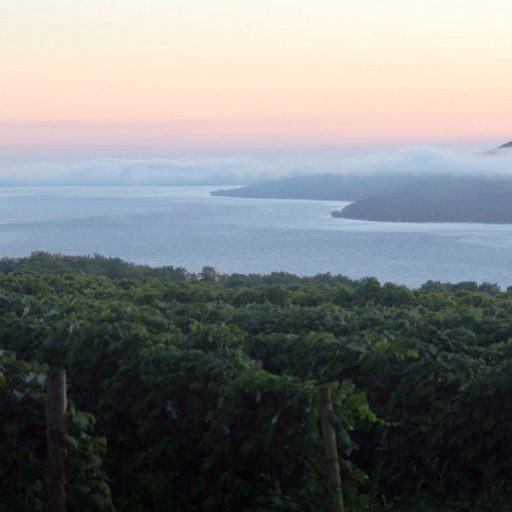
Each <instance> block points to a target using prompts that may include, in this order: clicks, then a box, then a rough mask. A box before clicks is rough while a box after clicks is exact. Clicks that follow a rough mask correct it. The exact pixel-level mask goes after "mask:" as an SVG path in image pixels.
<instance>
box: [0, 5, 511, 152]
mask: <svg viewBox="0 0 512 512" xmlns="http://www.w3.org/2000/svg"><path fill="white" fill-rule="evenodd" d="M511 19H512V2H510V0H506V1H505V0H486V1H484V0H465V1H462V0H450V1H446V0H443V1H441V0H429V1H428V2H426V1H424V0H388V1H386V2H382V1H378V0H357V1H356V0H347V1H344V2H340V1H339V0H316V1H314V2H313V1H311V0H272V1H271V0H215V1H213V0H173V1H168V0H152V1H148V2H142V1H140V0H110V1H108V2H105V1H100V0H81V1H80V2H78V1H71V2H70V1H64V0H2V2H1V5H0V24H1V27H2V29H1V31H0V63H1V71H0V149H1V150H2V151H7V150H10V151H12V152H16V151H19V152H22V151H23V150H24V148H35V147H43V146H45V145H46V146H48V147H59V145H60V146H62V147H73V148H77V147H80V146H82V147H91V148H94V147H104V148H109V147H112V148H116V151H122V149H123V147H126V148H127V149H129V148H133V147H134V145H135V146H136V145H139V146H140V147H146V148H147V150H148V151H151V149H152V148H154V147H159V148H164V147H167V146H168V147H170V148H172V147H183V148H185V147H186V148H201V147H209V146H215V145H231V146H232V147H236V146H237V145H240V146H243V147H250V146H254V147H261V146H265V145H290V144H306V145H307V144H312V145H317V144H342V143H343V144H350V143H358V142H361V141H389V140H395V141H403V142H419V143H421V142H423V141H427V140H428V141H430V140H444V139H446V140H448V139H456V140H470V139H496V140H501V139H503V140H509V139H510V138H511V134H512V126H511V124H512V122H511V120H512V60H511V55H512V31H511V30H510V20H511Z"/></svg>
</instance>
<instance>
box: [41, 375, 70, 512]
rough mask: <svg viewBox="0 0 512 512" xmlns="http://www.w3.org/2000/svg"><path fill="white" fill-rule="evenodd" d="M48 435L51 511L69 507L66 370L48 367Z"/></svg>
mask: <svg viewBox="0 0 512 512" xmlns="http://www.w3.org/2000/svg"><path fill="white" fill-rule="evenodd" d="M46 394H47V395H46V396H47V402H46V435H47V443H48V446H47V448H48V504H49V510H50V512H65V511H66V468H65V460H64V439H63V437H64V434H65V432H66V407H67V397H66V371H65V370H49V372H48V375H47V377H46Z"/></svg>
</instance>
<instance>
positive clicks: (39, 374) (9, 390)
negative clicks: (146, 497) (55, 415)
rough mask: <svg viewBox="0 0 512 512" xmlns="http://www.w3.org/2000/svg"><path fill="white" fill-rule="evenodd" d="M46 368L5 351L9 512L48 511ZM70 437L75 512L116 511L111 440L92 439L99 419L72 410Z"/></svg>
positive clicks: (2, 444)
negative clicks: (107, 455)
mask: <svg viewBox="0 0 512 512" xmlns="http://www.w3.org/2000/svg"><path fill="white" fill-rule="evenodd" d="M46 372H47V367H46V366H45V365H43V364H39V363H26V362H23V361H19V360H17V359H16V357H15V355H14V353H12V352H6V351H5V350H0V417H1V418H2V423H1V425H0V453H1V455H2V456H1V458H0V496H1V504H2V510H5V511H13V512H14V511H18V510H20V511H21V510H23V511H28V512H39V511H43V512H44V511H46V510H47V505H46V490H45V489H46V487H45V482H46V467H45V466H46V419H45V404H46V393H45V382H46ZM67 425H68V431H67V434H66V436H65V446H66V453H67V455H66V460H67V466H68V484H69V485H68V493H69V497H68V500H69V506H70V510H80V511H91V512H92V511H108V510H111V509H112V502H111V497H110V487H109V485H108V481H107V478H106V475H105V472H104V470H103V463H102V455H103V453H104V452H105V447H106V440H105V439H104V438H100V437H97V436H94V435H93V434H92V431H93V427H94V417H93V416H92V415H90V414H85V413H82V412H79V411H77V410H76V408H75V406H74V405H73V403H71V404H70V407H69V414H68V419H67Z"/></svg>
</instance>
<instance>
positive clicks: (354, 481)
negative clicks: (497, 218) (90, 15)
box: [0, 253, 512, 512]
mask: <svg viewBox="0 0 512 512" xmlns="http://www.w3.org/2000/svg"><path fill="white" fill-rule="evenodd" d="M0 348H2V349H4V350H9V351H13V352H16V354H17V356H18V359H15V358H14V356H13V355H12V354H10V353H7V352H5V351H4V352H2V356H1V358H0V413H1V415H2V418H7V420H6V421H4V422H3V423H2V425H1V428H2V429H3V430H2V432H3V435H2V437H1V439H0V443H3V444H1V445H0V450H1V453H2V459H1V460H0V477H1V479H0V495H1V496H2V497H3V496H6V498H5V503H7V504H8V505H9V507H10V509H11V510H13V511H18V510H34V511H36V510H44V492H45V491H44V489H45V476H44V472H45V469H44V468H45V464H44V457H45V453H44V417H43V414H44V390H43V388H42V386H43V383H44V375H45V373H46V368H47V365H48V366H55V367H57V366H58V367H62V366H65V367H66V368H67V372H68V379H69V382H70V397H71V399H72V400H73V402H74V403H75V404H76V407H77V408H79V409H80V410H84V411H90V413H92V414H93V415H94V416H91V415H89V414H84V413H80V412H78V410H77V409H75V407H74V406H73V407H71V409H70V416H69V425H70V427H69V428H70V430H69V437H68V439H67V446H68V450H69V461H70V465H71V466H72V468H74V469H73V470H72V474H73V475H74V476H73V478H72V487H73V491H72V499H73V500H77V501H76V503H80V506H81V508H79V510H108V509H109V508H110V506H111V505H110V499H111V498H110V494H109V492H110V491H109V485H108V482H110V486H111V488H112V496H113V498H112V499H113V501H114V503H115V505H116V508H117V510H119V511H121V512H123V511H135V510H137V511H139V510H143V511H149V512H151V511H157V510H158V511H166V510H173V511H178V512H179V511H184V512H185V511H186V512H189V511H192V512H193V511H199V510H201V511H215V512H216V511H228V512H229V511H235V510H242V509H243V510H247V511H249V512H260V511H273V510H275V511H295V510H297V511H299V510H300V511H311V512H313V511H315V510H321V509H325V507H326V506H327V503H326V501H325V500H326V499H327V497H328V492H327V489H326V477H325V471H324V467H325V465H324V461H323V450H322V445H321V439H320V437H319V435H320V434H319V428H318V415H319V412H318V406H317V398H316V396H317V389H318V385H319V384H325V383H330V384H332V385H333V387H334V402H335V406H334V411H333V415H332V418H331V420H332V422H333V424H334V426H335V428H336V432H337V439H338V445H339V452H340V457H341V470H342V476H343V481H344V490H345V494H346V498H347V504H348V510H361V511H364V510H368V511H370V510H374V511H381V510H382V511H384V510H404V511H407V510H416V508H414V506H417V510H425V511H428V510H429V507H430V509H432V510H434V509H435V510H453V511H457V512H458V511H459V510H460V511H462V510H470V509H471V507H472V506H473V505H471V507H469V505H468V503H471V504H473V503H477V502H478V499H480V500H481V501H480V502H478V503H480V504H481V507H480V510H487V509H485V507H484V505H483V503H487V502H488V501H487V502H486V501H485V499H484V497H487V500H491V503H493V504H494V505H495V508H494V509H493V510H503V511H506V510H507V508H506V507H507V506H511V502H510V499H509V498H507V496H510V495H511V493H510V486H509V484H508V482H510V480H511V477H512V474H511V473H512V470H511V468H512V466H511V464H510V461H511V458H512V444H511V443H510V432H512V400H511V399H512V377H511V375H512V294H511V293H510V292H506V293H503V292H501V291H500V290H499V289H498V288H497V287H496V286H495V285H490V284H485V283H484V284H483V285H477V284H475V283H461V284H459V285H448V284H441V283H433V282H429V283H427V284H425V285H424V286H423V287H422V288H420V289H418V290H409V289H407V288H405V287H401V286H397V285H394V284H391V283H386V284H384V285H381V284H380V283H379V282H378V281H377V280H375V279H372V278H366V279H362V280H359V281H351V280H349V279H347V278H344V277H342V276H331V275H328V274H323V275H319V276H315V277H312V278H300V277H298V276H293V275H291V274H286V273H274V274H271V275H268V276H256V275H249V276H242V275H232V276H225V275H221V274H219V273H217V272H215V271H214V269H212V268H211V267H206V268H205V269H203V272H202V273H201V274H199V275H193V274H187V273H186V272H184V271H181V270H179V269H173V268H172V267H168V268H166V269H150V268H149V267H141V266H137V265H130V264H127V263H124V262H121V261H120V260H115V259H113V260H112V259H106V258H101V257H97V256H95V257H92V258H73V257H64V256H57V257H52V256H49V255H45V254H42V253H38V254H35V255H33V256H32V257H30V258H28V259H21V260H15V261H13V260H2V261H1V262H0ZM29 376H30V377H29ZM20 393H21V394H20ZM106 441H108V443H106ZM4 454H5V455H4ZM102 460H103V463H102ZM106 475H108V477H109V480H107V477H106ZM507 486H508V487H507ZM477 490H478V491H482V492H483V494H482V493H480V494H481V496H480V498H477V496H476V495H477V494H478V492H476V491H477ZM461 496H462V497H463V498H461ZM2 505H3V503H2ZM422 507H423V508H422ZM443 507H445V508H443ZM465 507H466V508H465ZM468 507H469V508H468ZM491 508H492V507H491ZM7 510H9V508H7Z"/></svg>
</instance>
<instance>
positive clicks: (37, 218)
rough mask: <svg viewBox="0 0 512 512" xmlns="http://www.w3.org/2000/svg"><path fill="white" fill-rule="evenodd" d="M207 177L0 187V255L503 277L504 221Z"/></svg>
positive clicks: (226, 268) (511, 255)
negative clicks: (195, 182)
mask: <svg viewBox="0 0 512 512" xmlns="http://www.w3.org/2000/svg"><path fill="white" fill-rule="evenodd" d="M216 188H220V187H20V188H17V187H10V188H7V187H6V188H0V256H24V255H28V254H30V253H31V252H32V251H36V250H44V251H49V252H58V253H64V254H93V253H99V254H103V255H106V256H118V257H121V258H123V259H126V260H129V261H133V262H137V263H147V264H149V265H155V266H156V265H175V266H182V267H185V268H187V269H188V270H191V271H198V270H200V269H201V267H203V266H204V265H210V266H213V267H215V268H216V269H217V270H218V271H220V272H228V273H231V272H238V273H249V272H255V273H268V272H271V271H274V270H284V271H288V272H293V273H296V274H301V275H313V274H317V273H320V272H331V273H333V274H338V273H339V274H344V275H347V276H349V277H351V278H359V277H363V276H375V277H377V278H378V279H379V280H381V281H383V282H384V281H393V282H396V283H402V284H407V285H409V286H418V285H420V284H422V283H423V282H425V281H427V280H429V279H433V280H440V281H452V282H455V281H464V280H475V281H479V282H482V281H489V282H494V283H498V284H500V285H502V286H505V287H506V286H509V285H511V284H512V225H489V224H485V225H484V224H408V223H397V224H394V223H386V222H366V221H357V220H350V219H335V218H332V217H331V216H330V213H331V211H332V210H334V209H339V208H340V207H341V206H342V203H339V202H328V201H305V200H274V199H272V200H270V199H238V198H228V197H211V196H210V195H209V192H210V190H213V189H216Z"/></svg>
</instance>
